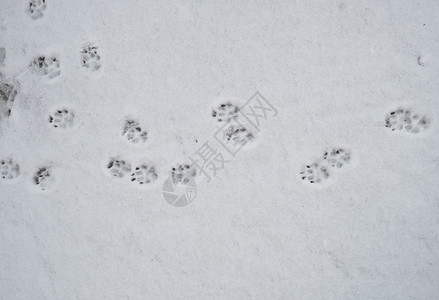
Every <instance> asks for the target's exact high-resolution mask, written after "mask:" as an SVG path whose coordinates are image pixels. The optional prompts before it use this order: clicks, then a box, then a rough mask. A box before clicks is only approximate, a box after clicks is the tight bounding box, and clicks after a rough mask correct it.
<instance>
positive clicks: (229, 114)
mask: <svg viewBox="0 0 439 300" xmlns="http://www.w3.org/2000/svg"><path fill="white" fill-rule="evenodd" d="M238 113H239V107H238V106H236V105H234V104H232V103H230V102H226V103H222V104H220V105H219V106H218V107H217V108H215V109H213V110H212V117H214V118H216V119H217V121H218V122H230V121H231V120H236V119H237V118H238Z"/></svg>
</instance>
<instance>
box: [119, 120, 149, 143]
mask: <svg viewBox="0 0 439 300" xmlns="http://www.w3.org/2000/svg"><path fill="white" fill-rule="evenodd" d="M122 136H124V137H125V138H126V139H127V140H128V141H130V142H132V143H133V144H143V143H145V142H146V141H147V140H148V132H147V131H146V130H143V129H142V127H141V126H140V125H139V123H138V122H136V121H134V120H126V121H125V123H124V126H123V131H122Z"/></svg>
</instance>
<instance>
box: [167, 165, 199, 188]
mask: <svg viewBox="0 0 439 300" xmlns="http://www.w3.org/2000/svg"><path fill="white" fill-rule="evenodd" d="M196 175H197V170H196V168H195V167H194V166H192V165H188V164H180V165H176V166H174V167H173V168H172V170H171V179H172V183H173V184H174V185H177V184H179V183H182V184H187V183H189V182H190V181H191V180H193V179H194V178H195V176H196Z"/></svg>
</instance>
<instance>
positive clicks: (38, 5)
mask: <svg viewBox="0 0 439 300" xmlns="http://www.w3.org/2000/svg"><path fill="white" fill-rule="evenodd" d="M46 8H47V3H46V0H31V1H29V4H28V8H27V13H28V14H29V15H30V17H31V18H32V19H33V20H38V19H40V18H42V17H43V16H44V12H45V11H46Z"/></svg>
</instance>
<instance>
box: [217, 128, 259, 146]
mask: <svg viewBox="0 0 439 300" xmlns="http://www.w3.org/2000/svg"><path fill="white" fill-rule="evenodd" d="M224 137H225V139H226V142H227V143H228V142H230V143H232V144H233V145H240V146H244V145H245V144H247V143H248V142H251V141H252V140H253V139H254V136H253V134H252V133H251V132H249V131H248V130H247V129H246V128H245V127H244V126H242V125H232V126H230V127H229V128H228V129H227V130H226V131H225V136H224Z"/></svg>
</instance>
